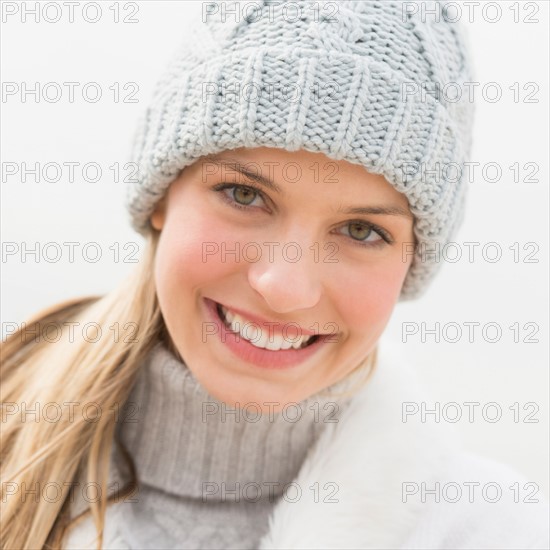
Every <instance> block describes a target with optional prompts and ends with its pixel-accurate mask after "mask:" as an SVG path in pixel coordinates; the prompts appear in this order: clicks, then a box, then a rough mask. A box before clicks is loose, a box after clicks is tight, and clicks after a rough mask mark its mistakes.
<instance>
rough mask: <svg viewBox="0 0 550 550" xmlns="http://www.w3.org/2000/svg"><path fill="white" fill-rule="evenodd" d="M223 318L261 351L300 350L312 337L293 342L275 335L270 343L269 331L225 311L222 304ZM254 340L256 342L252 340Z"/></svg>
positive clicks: (232, 328)
mask: <svg viewBox="0 0 550 550" xmlns="http://www.w3.org/2000/svg"><path fill="white" fill-rule="evenodd" d="M220 307H221V310H222V313H223V316H224V318H225V321H226V325H228V327H229V328H230V329H231V330H232V331H233V332H238V333H239V335H240V336H241V338H243V339H244V340H246V341H247V342H250V343H251V344H252V345H253V346H256V347H257V348H261V349H268V350H271V351H279V350H285V349H290V348H294V349H298V348H300V347H302V346H303V345H304V344H305V343H307V342H308V341H309V340H310V339H311V338H312V336H302V337H301V338H300V339H299V340H298V341H296V342H293V341H291V340H286V339H285V338H284V337H283V335H282V334H273V335H272V339H271V342H270V341H269V331H267V330H262V328H261V327H260V326H259V325H258V324H256V323H252V322H251V321H246V319H244V318H243V317H241V316H240V315H237V314H236V313H232V312H230V311H228V310H227V309H225V308H224V307H223V306H222V305H221V304H220ZM250 338H253V339H254V341H252V340H250Z"/></svg>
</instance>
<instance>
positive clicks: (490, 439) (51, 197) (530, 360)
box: [1, 1, 549, 494]
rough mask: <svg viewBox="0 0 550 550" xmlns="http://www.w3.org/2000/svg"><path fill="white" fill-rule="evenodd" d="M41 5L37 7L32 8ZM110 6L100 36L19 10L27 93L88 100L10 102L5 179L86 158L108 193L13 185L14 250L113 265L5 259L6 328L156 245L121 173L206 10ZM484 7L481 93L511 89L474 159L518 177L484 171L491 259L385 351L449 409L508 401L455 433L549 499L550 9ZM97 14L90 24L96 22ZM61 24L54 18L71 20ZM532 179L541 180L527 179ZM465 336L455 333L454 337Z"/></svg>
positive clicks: (180, 5) (479, 207)
mask: <svg viewBox="0 0 550 550" xmlns="http://www.w3.org/2000/svg"><path fill="white" fill-rule="evenodd" d="M6 4H11V3H6V2H4V6H3V8H4V10H5V9H6ZM34 4H35V3H34V2H27V7H30V8H32V7H33V6H34ZM60 4H61V3H60ZM81 4H85V3H81ZM100 4H101V7H102V14H103V15H102V17H101V19H100V20H99V21H98V22H97V23H95V24H91V23H87V22H85V21H84V20H83V17H82V10H81V9H80V8H79V7H76V8H75V22H74V23H69V22H68V12H67V11H65V12H64V14H63V17H62V19H61V20H60V21H59V22H57V23H48V22H46V21H44V20H43V19H41V21H40V22H39V23H36V22H35V16H33V15H32V14H31V15H29V16H28V21H27V22H26V23H23V22H22V20H21V19H22V18H21V14H20V13H19V14H16V15H13V16H9V15H7V14H6V13H4V16H5V18H6V21H5V22H3V24H2V44H1V45H2V58H1V66H2V80H3V82H4V84H5V83H6V82H15V83H19V84H20V83H21V82H26V83H27V86H28V87H32V85H33V83H35V82H40V83H47V82H60V83H63V82H71V81H72V82H79V83H81V84H82V85H81V86H79V87H77V88H76V95H75V100H74V103H70V102H69V101H68V95H67V89H66V88H64V90H65V93H64V95H63V98H62V99H61V100H60V101H58V102H53V103H48V102H46V101H44V100H40V101H39V102H38V103H37V102H35V100H34V98H33V96H32V95H29V96H27V98H26V101H25V102H23V101H22V99H21V94H20V93H19V94H18V95H15V96H8V97H4V96H3V101H2V121H3V123H2V136H1V138H2V148H1V152H2V162H3V163H4V165H3V167H4V168H5V166H6V165H5V163H7V162H16V163H22V162H26V163H27V164H28V165H31V166H33V165H34V163H35V162H40V163H47V162H58V163H59V164H61V163H63V162H78V163H80V167H81V166H82V165H83V164H86V163H88V162H97V163H99V164H100V166H101V167H102V170H103V177H102V179H101V180H100V181H98V182H97V183H88V182H83V181H82V179H81V178H79V174H80V168H77V169H76V181H75V182H74V183H70V182H69V181H68V178H67V177H65V178H64V179H63V180H62V181H60V182H57V183H47V182H45V181H41V182H40V183H35V182H34V178H33V176H32V175H30V176H28V179H27V182H26V183H22V181H21V177H20V176H6V177H5V178H4V179H3V181H2V187H1V189H2V197H1V198H2V210H1V214H2V220H1V229H2V241H3V246H6V245H7V243H9V242H13V243H18V245H21V243H23V242H26V243H28V244H27V246H32V243H35V242H39V243H41V244H42V245H43V244H45V243H47V242H52V241H53V242H60V243H63V242H67V241H74V242H77V243H81V244H83V243H89V242H97V243H99V244H100V246H101V250H102V253H103V256H102V258H101V259H100V260H99V261H98V262H97V263H90V262H86V261H84V260H83V259H82V253H81V250H82V245H81V246H80V248H76V251H77V254H76V258H75V261H74V263H70V262H69V261H68V256H66V255H64V256H63V257H62V259H61V260H60V261H58V262H53V263H48V262H46V261H44V260H43V259H41V260H40V261H39V262H38V263H37V262H35V260H34V257H33V256H32V255H28V256H27V257H26V262H22V261H21V254H17V255H13V256H8V257H6V258H3V261H2V288H1V298H2V308H1V315H2V322H3V323H6V322H15V323H20V322H22V321H24V320H25V319H26V318H27V317H28V316H29V315H31V314H33V313H34V312H36V311H37V310H38V309H40V308H43V307H46V306H48V305H50V304H53V303H55V302H57V301H61V300H64V299H66V298H70V297H76V296H82V295H89V294H102V293H105V292H107V291H109V290H110V289H111V288H112V287H113V286H114V285H115V283H116V282H118V281H119V280H121V278H122V277H124V276H125V275H126V274H127V273H128V272H129V270H131V269H132V268H133V267H134V266H135V264H132V263H124V262H123V261H122V259H123V258H124V257H125V256H126V254H127V252H124V250H123V249H122V247H123V246H124V245H125V244H126V243H129V242H134V243H137V245H138V246H139V247H140V249H141V247H142V242H143V241H142V239H141V237H140V236H139V235H137V234H136V233H134V232H133V231H132V230H131V228H130V226H129V223H128V218H127V215H126V212H125V210H124V207H123V193H124V184H123V183H114V182H113V172H112V171H110V170H109V168H108V167H109V166H111V165H113V163H115V162H119V163H121V164H124V162H126V161H127V160H128V155H129V150H130V144H131V139H132V135H133V131H134V128H135V124H136V120H137V117H138V115H139V113H141V111H142V110H143V109H144V108H145V105H146V102H147V100H148V98H149V97H150V93H151V91H152V86H153V84H154V82H155V80H156V78H157V77H158V76H159V75H160V74H161V72H162V68H163V66H164V64H165V63H166V62H167V60H168V59H169V57H170V56H171V54H172V52H173V51H174V50H175V48H176V47H177V46H178V44H179V41H180V39H181V37H182V35H183V33H185V32H186V28H188V25H189V22H190V19H191V17H190V14H191V13H196V12H197V11H198V10H200V3H198V2H180V1H170V2H160V1H155V2H139V3H138V4H137V6H138V8H139V10H138V11H137V13H136V14H135V15H134V16H133V18H134V19H137V20H138V22H137V23H134V24H130V23H118V24H116V23H114V21H113V19H114V11H113V10H110V9H109V8H110V7H111V6H113V4H114V2H100ZM129 4H131V3H126V2H121V3H120V5H119V8H120V18H121V19H123V17H125V16H126V17H129V16H130V13H131V5H129ZM243 4H244V3H243ZM459 4H463V3H462V2H459ZM483 4H487V3H486V2H485V3H484V2H481V5H479V6H477V9H475V11H474V21H473V22H472V23H470V22H469V21H468V11H467V10H466V8H465V7H463V16H462V19H461V22H463V24H464V25H465V26H466V27H467V32H468V35H469V37H470V42H471V48H472V52H473V58H474V59H473V61H474V64H475V70H476V76H477V81H479V82H480V83H481V87H482V86H483V85H484V84H486V83H488V82H496V83H498V84H499V85H500V87H501V88H502V90H503V96H502V99H501V100H500V101H498V102H496V103H491V102H489V101H487V100H485V99H484V97H483V96H482V95H481V94H479V93H478V94H476V96H475V97H476V108H477V118H476V122H475V128H474V136H475V138H474V151H473V155H472V160H473V161H476V162H479V163H480V164H481V165H485V164H486V163H488V162H496V163H499V164H500V165H501V166H502V167H503V175H502V178H501V180H500V181H498V182H494V183H490V182H488V181H485V180H484V178H483V177H482V175H481V173H480V172H476V178H475V181H474V183H472V184H470V189H469V197H468V208H467V214H466V219H465V222H464V224H463V226H462V228H461V230H460V233H459V235H458V236H457V241H458V242H461V243H463V242H469V241H474V242H479V243H480V246H479V247H478V248H477V249H476V255H475V261H474V262H473V263H470V262H468V261H467V260H465V259H464V258H463V259H462V260H461V261H459V262H457V263H449V262H445V263H444V265H443V266H442V269H441V271H440V273H439V275H438V277H437V278H436V279H435V281H434V282H433V284H432V285H431V287H430V289H429V291H428V293H427V294H426V295H425V296H424V297H423V298H421V299H420V300H417V301H414V302H410V303H403V304H398V306H397V308H396V310H395V313H394V316H393V318H392V320H391V322H390V324H389V326H388V329H387V332H386V334H385V335H384V340H386V341H387V342H388V343H389V345H392V346H396V347H397V348H399V351H400V352H402V353H403V354H406V355H407V357H408V358H409V360H410V361H411V362H413V363H414V364H415V365H416V366H417V368H418V371H419V372H420V374H421V375H422V378H423V379H424V380H425V382H426V383H427V384H429V385H430V386H431V387H432V388H433V394H434V400H437V401H438V402H440V404H441V406H443V405H444V404H445V403H448V402H457V403H460V404H462V403H464V402H472V401H473V402H479V403H481V405H484V404H486V403H488V402H496V403H497V404H499V406H500V407H501V408H502V411H503V417H502V419H501V420H500V421H498V422H495V423H490V422H487V421H485V420H484V418H483V417H482V416H481V414H480V411H479V409H480V407H479V408H478V410H477V414H476V417H475V422H473V423H469V422H468V421H467V419H466V418H465V417H463V419H462V420H461V421H459V422H458V423H457V424H455V425H456V427H457V428H458V429H459V431H460V433H461V434H462V436H463V439H464V441H465V444H466V445H467V446H468V447H469V448H471V449H473V450H475V451H477V452H479V453H481V454H483V455H485V456H489V457H493V458H495V459H497V460H500V461H502V462H505V463H508V464H511V465H512V466H514V467H515V468H516V469H518V470H519V471H521V472H522V473H523V474H524V475H525V476H526V477H527V478H528V479H529V480H530V481H534V482H536V483H538V484H539V485H540V487H541V491H542V492H544V493H546V494H548V460H549V458H548V448H549V435H548V434H549V423H548V387H549V380H548V364H549V357H548V284H547V281H548V234H549V232H548V160H547V154H548V150H549V143H548V127H547V121H548V66H549V62H548V61H549V60H548V51H549V44H548V30H547V29H548V2H523V3H520V4H522V5H521V8H520V10H519V17H520V21H519V22H517V23H516V22H515V21H514V11H512V10H511V7H512V4H513V3H512V2H492V4H498V6H499V7H500V8H501V11H502V16H501V18H500V21H498V22H494V23H491V22H489V21H488V20H487V19H488V18H494V17H495V13H496V12H495V11H494V10H493V11H487V12H485V14H484V13H483V12H482V9H481V6H482V5H483ZM528 5H531V6H528ZM19 6H20V9H22V5H21V4H20V5H19ZM532 6H535V7H537V8H538V12H537V13H536V14H535V15H534V16H533V17H532V18H533V19H538V21H539V22H538V23H531V24H528V23H525V22H523V20H524V19H525V18H527V17H528V15H529V14H530V13H532V12H533V11H534V9H533V7H532ZM90 10H91V11H90V12H88V15H89V16H90V17H93V16H94V11H93V10H92V9H90ZM49 14H50V15H47V17H50V18H51V17H53V15H54V14H55V12H54V11H53V10H52V11H51V12H49ZM484 15H487V17H484ZM87 82H98V83H100V85H101V87H102V91H103V97H102V99H101V100H100V101H98V102H97V103H88V102H86V101H84V100H83V99H82V92H81V90H82V86H83V85H84V84H85V83H87ZM115 82H119V83H120V87H121V97H125V96H126V95H127V93H128V89H127V90H126V91H124V90H123V89H122V87H123V85H124V84H125V83H127V82H135V83H137V85H138V86H139V91H138V93H137V94H136V96H135V97H136V98H137V99H139V102H138V103H123V102H118V103H115V102H114V100H113V93H114V92H113V91H112V90H109V86H112V85H113V83H115ZM514 82H518V83H519V84H520V93H521V96H520V97H521V98H524V97H525V96H526V94H527V92H528V91H529V90H523V89H522V88H523V85H524V84H525V83H527V82H535V83H536V84H537V85H538V86H539V91H538V93H537V94H536V95H535V96H534V97H535V98H536V99H538V103H531V104H528V103H523V102H521V101H520V102H519V103H515V102H514V96H513V92H512V91H511V90H510V89H509V87H510V86H512V85H513V84H514ZM478 90H479V89H478ZM515 162H519V164H520V166H521V167H523V165H524V164H525V163H527V162H534V163H537V165H538V166H539V171H538V173H537V174H536V175H534V176H533V177H534V178H535V179H537V180H538V183H529V182H524V181H520V182H518V183H515V182H514V181H513V177H512V176H513V174H512V172H511V171H510V170H509V169H508V167H509V166H511V165H512V164H513V163H515ZM520 175H521V179H524V178H525V177H526V176H527V172H526V171H525V170H522V172H521V173H520ZM490 177H492V173H491V174H490ZM488 242H496V243H499V245H500V246H501V248H502V251H503V256H502V259H501V260H500V261H498V262H495V263H491V262H489V261H486V260H484V258H483V257H482V256H481V253H480V251H481V248H482V246H483V245H484V244H485V243H488ZM514 242H518V243H520V258H524V257H525V255H526V254H527V250H522V248H521V247H522V246H523V245H524V243H528V242H534V243H536V244H537V245H538V247H539V251H538V252H537V254H536V255H535V256H534V257H535V258H536V259H538V263H524V262H522V261H520V262H518V263H515V262H514V258H513V253H512V251H511V250H509V249H508V247H509V246H511V245H512V244H513V243H514ZM115 243H119V244H118V246H120V248H121V257H120V260H119V261H118V262H115V261H113V254H114V252H113V250H110V249H109V247H112V246H113V245H114V246H116V244H115ZM127 250H128V251H131V250H129V249H127ZM463 250H464V252H466V251H465V249H463ZM404 322H416V323H419V327H420V323H422V322H424V323H425V324H426V325H425V326H426V327H427V328H432V329H433V328H434V326H435V323H436V322H439V323H440V325H441V326H443V325H445V324H446V323H450V322H454V323H458V324H459V325H461V326H462V328H463V329H464V332H463V335H462V338H461V339H460V340H459V341H458V342H456V343H450V342H447V341H445V338H444V337H443V336H444V335H443V334H441V341H440V342H439V343H437V342H435V341H434V340H435V339H434V336H433V335H428V336H427V337H426V339H425V341H424V342H423V341H422V339H421V337H420V334H417V335H415V336H410V337H409V338H408V340H407V342H406V343H404V342H403V341H402V340H403V339H402V326H403V325H402V323H404ZM464 322H478V323H480V327H479V328H478V330H477V332H476V339H475V341H474V342H473V343H470V342H469V341H468V336H467V329H466V326H465V325H463V323H464ZM489 322H496V323H498V324H499V325H500V326H501V327H502V337H501V340H500V341H499V342H496V343H490V342H488V341H486V340H484V339H483V338H482V337H481V331H480V328H481V326H483V325H484V324H486V323H489ZM516 322H517V323H519V326H520V327H521V330H520V333H519V335H520V342H518V343H515V342H514V334H513V332H512V331H511V330H510V329H509V328H508V327H510V326H511V325H512V324H513V323H516ZM529 322H530V323H536V324H537V325H538V326H539V327H540V329H539V331H538V333H537V334H535V335H534V337H535V338H537V339H538V340H539V342H538V343H524V342H522V341H521V340H524V339H525V338H526V337H527V335H528V331H527V330H524V329H523V326H524V325H525V323H529ZM3 326H4V325H3ZM492 334H493V333H492V332H490V333H489V336H492ZM454 335H455V333H454V331H451V330H449V332H448V333H447V335H446V336H447V339H450V338H453V337H454ZM386 345H387V344H386ZM528 402H534V403H536V404H537V406H538V407H539V411H538V412H537V413H536V415H535V417H534V418H536V419H538V420H539V422H538V423H524V422H519V423H515V422H514V420H513V414H512V411H510V410H509V409H508V407H509V406H511V405H512V404H513V403H519V406H520V413H521V415H520V419H523V418H524V417H525V415H526V414H527V412H528V411H527V410H525V411H524V410H522V406H523V405H524V404H525V403H528ZM430 405H433V404H430ZM464 412H465V413H466V409H464ZM491 412H492V411H491ZM442 421H444V420H442Z"/></svg>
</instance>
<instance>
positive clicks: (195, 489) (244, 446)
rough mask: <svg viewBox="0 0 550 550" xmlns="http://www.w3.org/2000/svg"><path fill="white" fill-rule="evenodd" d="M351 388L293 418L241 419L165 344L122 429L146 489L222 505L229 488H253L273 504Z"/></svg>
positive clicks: (334, 389)
mask: <svg viewBox="0 0 550 550" xmlns="http://www.w3.org/2000/svg"><path fill="white" fill-rule="evenodd" d="M350 383H351V379H350V377H348V378H346V379H344V380H342V381H340V382H338V383H337V384H335V385H333V386H331V387H330V388H328V389H327V390H325V391H323V392H320V393H319V394H316V395H314V396H312V397H310V398H308V399H306V400H304V401H302V402H300V403H298V404H297V406H292V407H287V408H286V409H285V411H286V414H282V413H275V414H267V413H266V414H263V415H262V414H259V412H258V411H257V410H256V409H255V408H254V407H248V408H246V409H241V410H238V409H237V410H236V413H235V412H234V411H235V409H232V408H231V407H229V406H227V405H225V404H224V403H222V402H220V401H218V400H217V399H216V398H214V397H212V396H211V395H210V394H209V393H208V392H207V391H206V390H205V388H204V387H203V386H202V385H201V384H200V383H199V382H198V381H197V379H196V378H195V376H194V375H193V374H192V372H191V371H190V370H189V368H188V367H187V366H186V365H185V363H183V362H182V361H181V360H180V359H179V358H178V357H176V356H175V355H174V354H173V353H172V352H171V351H170V350H169V349H168V348H167V347H166V346H165V345H164V344H162V343H160V344H158V345H157V346H156V347H155V348H153V350H152V351H151V353H150V354H149V356H148V357H147V358H146V360H145V361H144V363H143V364H142V366H141V368H140V372H139V373H138V377H137V380H136V383H135V386H134V388H133V389H132V391H131V394H130V396H129V398H128V402H127V407H126V414H125V415H123V416H124V418H123V421H119V425H118V427H117V430H118V433H119V437H120V438H121V440H122V442H123V443H124V445H125V447H126V448H127V450H128V451H129V452H130V455H131V456H132V459H133V461H134V464H135V466H136V471H137V476H138V480H139V482H140V484H142V485H145V486H149V487H153V488H155V489H160V490H162V491H165V492H167V493H171V494H173V495H176V496H181V497H196V498H202V499H204V498H205V495H206V498H207V499H208V500H213V501H215V500H217V499H220V498H222V497H223V487H226V488H227V489H228V490H229V488H231V489H235V487H236V485H235V484H236V483H238V484H240V485H238V486H237V487H241V488H242V487H243V486H244V485H245V484H247V483H254V484H260V485H261V486H262V487H263V488H266V490H265V491H262V493H261V494H262V497H264V496H265V497H268V496H269V498H272V497H273V495H276V496H278V495H280V494H282V491H283V488H284V486H285V485H286V484H288V483H290V482H291V481H292V480H293V479H294V478H295V477H296V475H297V474H298V471H299V469H300V466H301V464H302V462H303V461H304V459H305V457H306V454H307V452H308V450H309V449H310V447H311V446H312V444H313V443H314V442H315V440H316V439H317V437H318V436H319V434H320V432H321V431H322V430H323V429H325V428H326V427H330V426H331V425H334V423H336V422H338V418H339V415H340V413H341V412H342V410H343V408H344V407H345V406H346V405H347V404H348V403H349V399H350V398H349V397H341V396H339V395H337V394H339V393H341V392H342V391H344V390H346V389H347V388H348V387H349V385H350ZM232 411H233V412H232ZM298 412H299V413H300V414H299V417H298V418H297V419H296V420H294V418H295V416H298ZM222 483H223V484H225V485H223V486H222Z"/></svg>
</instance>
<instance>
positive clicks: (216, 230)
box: [155, 206, 233, 304]
mask: <svg viewBox="0 0 550 550" xmlns="http://www.w3.org/2000/svg"><path fill="white" fill-rule="evenodd" d="M224 234H227V232H226V231H224V227H223V226H222V224H221V223H219V222H217V221H216V219H213V218H212V216H204V215H200V214H197V209H194V208H191V206H190V207H189V208H185V209H180V210H179V211H178V212H177V216H175V215H174V216H167V219H166V223H165V225H164V227H163V230H162V232H161V235H160V240H159V245H158V250H157V257H156V263H155V279H156V283H157V292H158V295H159V299H160V300H161V302H164V303H165V304H169V300H170V298H172V297H176V296H181V295H182V294H186V293H188V292H190V291H193V290H194V289H196V288H199V287H202V286H206V285H208V283H209V282H211V281H214V280H216V279H218V278H220V277H223V276H224V275H225V274H227V273H229V272H230V271H231V269H232V264H233V262H231V259H232V257H231V256H230V255H226V257H227V258H228V259H229V260H228V261H222V254H221V250H222V246H223V247H227V248H228V249H230V248H231V244H230V243H227V242H226V241H224V239H223V235H224ZM222 241H224V242H223V245H222Z"/></svg>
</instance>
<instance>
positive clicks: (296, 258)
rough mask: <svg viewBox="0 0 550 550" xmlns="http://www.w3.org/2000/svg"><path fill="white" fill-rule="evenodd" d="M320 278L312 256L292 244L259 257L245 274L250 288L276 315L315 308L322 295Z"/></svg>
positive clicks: (310, 253) (308, 251) (296, 244)
mask: <svg viewBox="0 0 550 550" xmlns="http://www.w3.org/2000/svg"><path fill="white" fill-rule="evenodd" d="M320 278H321V277H320V271H319V265H318V264H317V263H315V261H314V257H313V253H312V252H311V250H309V249H307V248H304V247H303V246H302V245H299V244H298V243H296V242H294V243H287V244H285V245H282V246H281V247H277V248H276V249H275V251H274V252H272V253H271V254H267V253H266V254H262V258H261V260H260V261H258V262H256V263H253V264H251V265H250V268H249V270H248V281H249V284H250V286H251V287H252V288H253V289H254V290H256V292H258V293H259V294H260V295H261V296H262V297H263V299H264V300H265V301H266V303H267V305H268V306H269V307H270V308H271V310H273V311H277V312H278V313H289V312H292V311H294V310H297V309H307V308H311V307H314V306H315V305H317V303H318V302H319V300H320V298H321V294H322V284H321V280H320Z"/></svg>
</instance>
